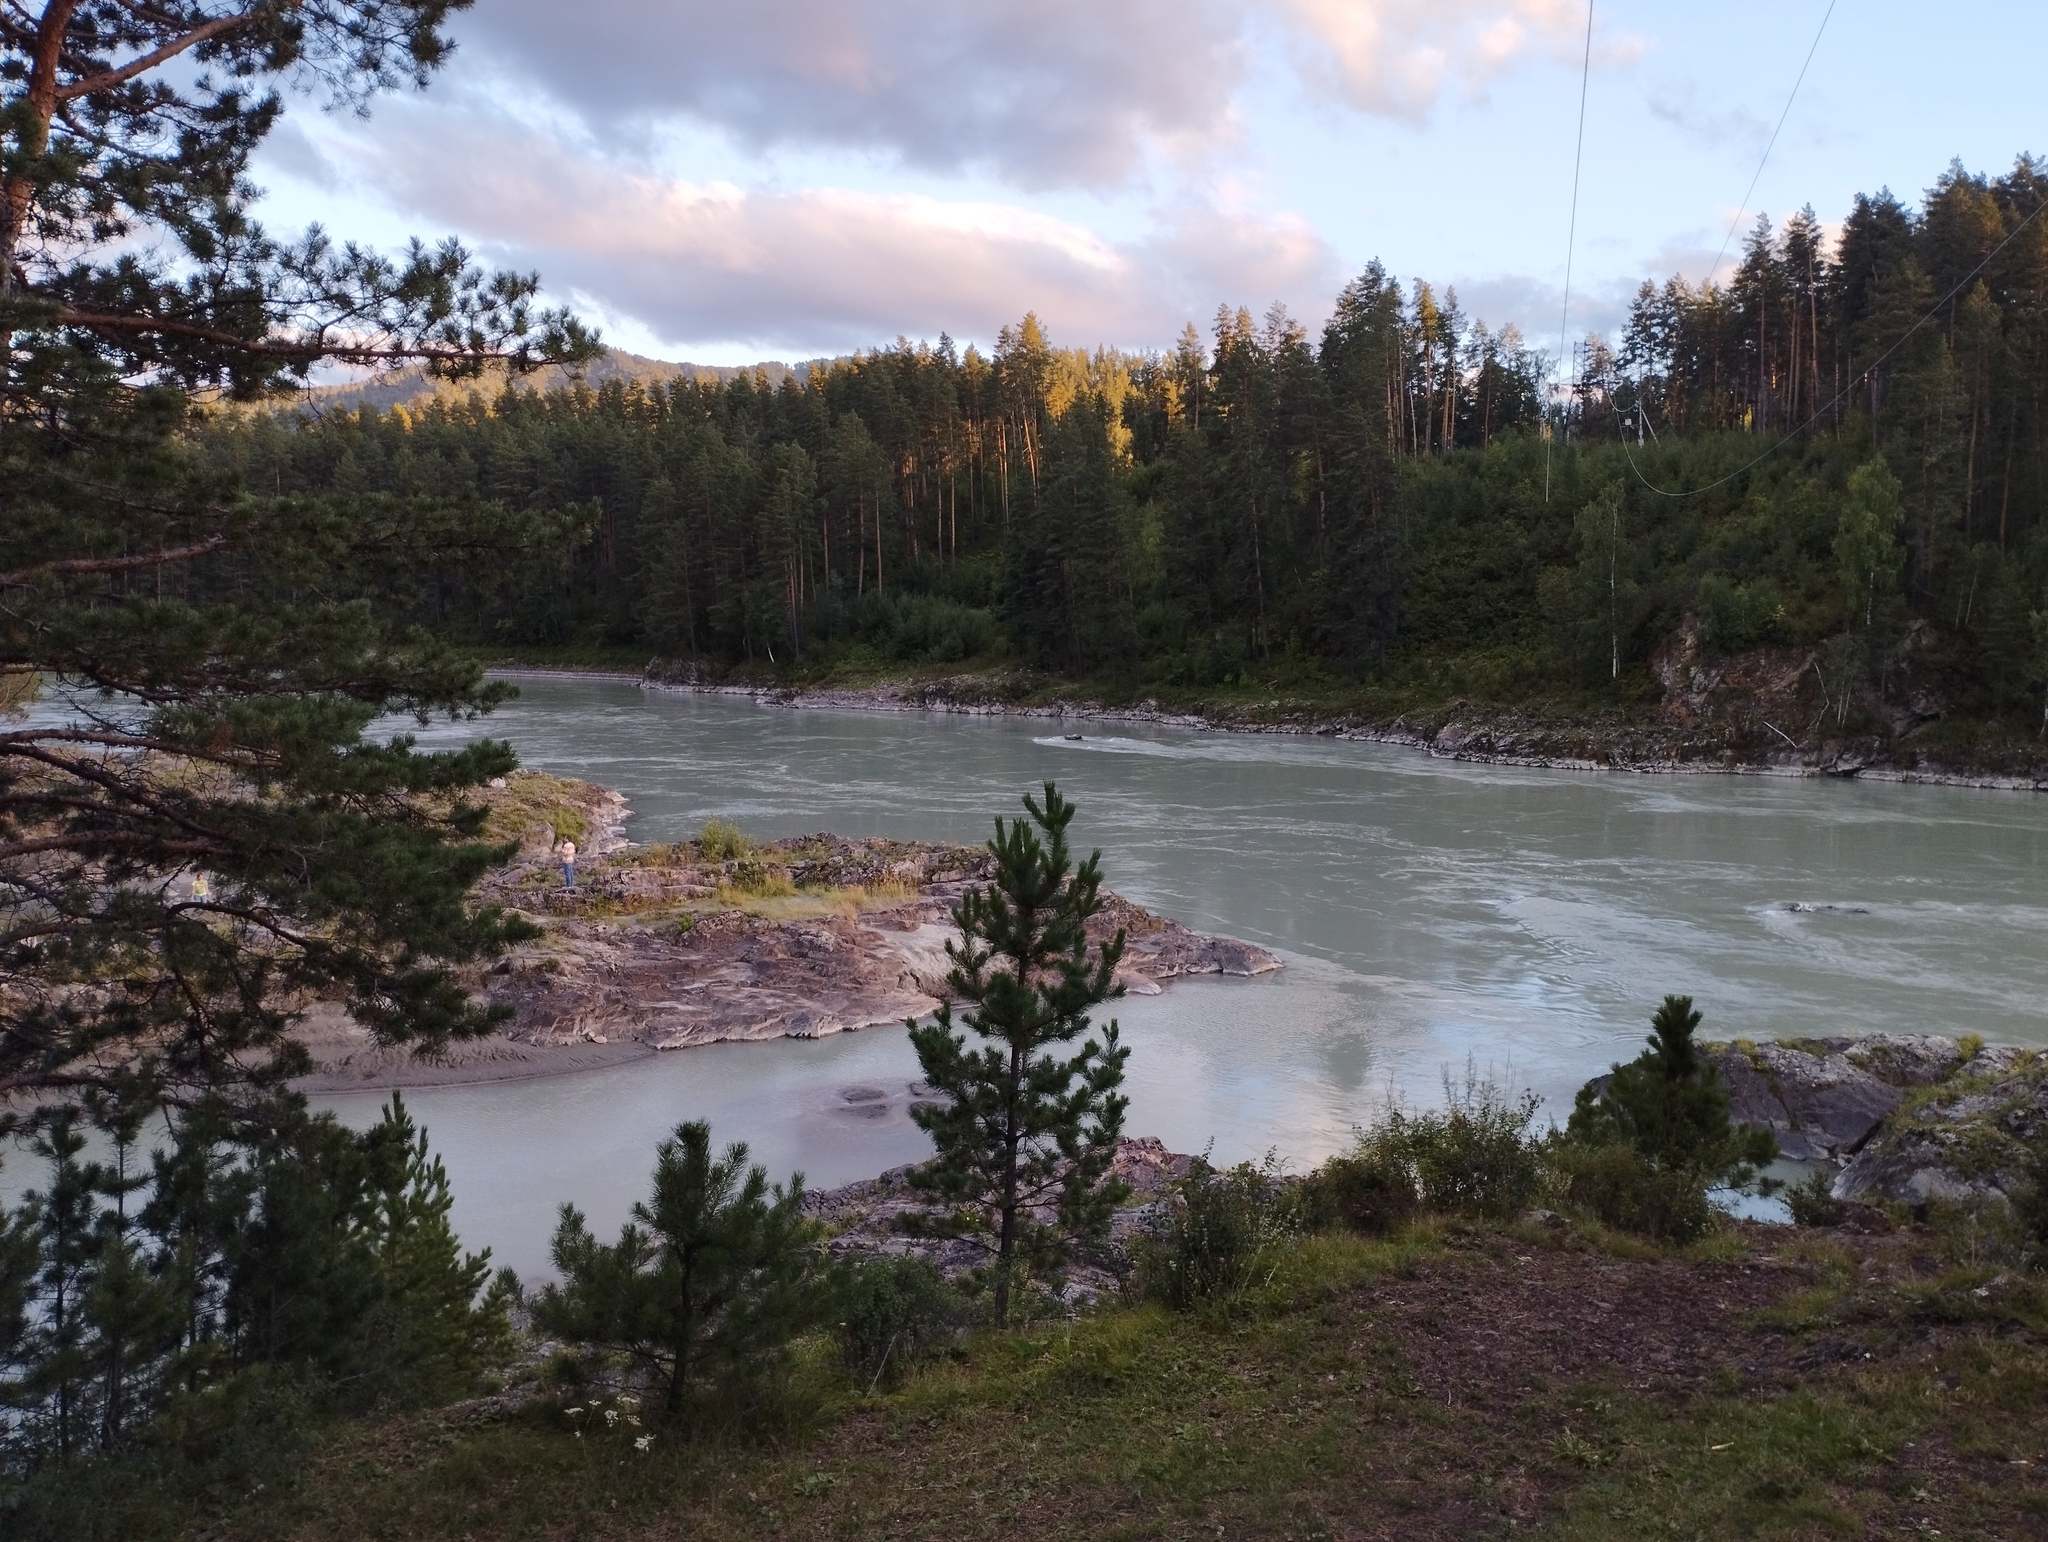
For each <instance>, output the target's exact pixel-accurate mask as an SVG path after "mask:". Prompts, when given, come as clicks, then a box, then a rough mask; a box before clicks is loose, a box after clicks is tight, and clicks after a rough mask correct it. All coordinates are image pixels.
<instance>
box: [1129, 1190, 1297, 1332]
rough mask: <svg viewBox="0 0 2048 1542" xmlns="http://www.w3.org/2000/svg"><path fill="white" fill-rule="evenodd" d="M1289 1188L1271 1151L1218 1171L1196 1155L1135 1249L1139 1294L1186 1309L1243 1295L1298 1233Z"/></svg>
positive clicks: (1167, 1304) (1294, 1201) (1174, 1307)
mask: <svg viewBox="0 0 2048 1542" xmlns="http://www.w3.org/2000/svg"><path fill="white" fill-rule="evenodd" d="M1291 1188H1292V1186H1291V1185H1289V1184H1287V1183H1286V1182H1285V1181H1284V1180H1283V1179H1282V1178H1281V1175H1280V1172H1279V1169H1278V1166H1277V1164H1276V1163H1275V1161H1274V1159H1273V1158H1272V1157H1270V1156H1269V1157H1268V1158H1267V1159H1266V1162H1265V1164H1264V1165H1263V1166H1255V1165H1253V1164H1252V1163H1250V1162H1241V1163H1239V1164H1238V1165H1237V1166H1236V1167H1232V1168H1228V1169H1225V1170H1222V1171H1219V1170H1218V1169H1216V1168H1214V1167H1211V1166H1210V1165H1209V1163H1208V1162H1207V1161H1206V1160H1204V1159H1203V1158H1200V1157H1197V1158H1196V1159H1195V1163H1194V1165H1193V1167H1191V1168H1190V1169H1189V1171H1188V1173H1187V1176H1186V1177H1184V1178H1182V1179H1181V1180H1180V1181H1179V1182H1177V1183H1176V1184H1175V1185H1174V1186H1173V1190H1172V1193H1171V1194H1170V1195H1169V1196H1168V1197H1167V1199H1166V1200H1165V1201H1164V1205H1165V1213H1164V1214H1163V1215H1162V1216H1161V1217H1160V1218H1159V1219H1158V1220H1157V1221H1155V1222H1154V1223H1153V1225H1152V1226H1151V1228H1150V1230H1149V1234H1148V1235H1147V1236H1146V1237H1145V1238H1144V1239H1143V1241H1142V1243H1141V1244H1140V1246H1139V1247H1138V1249H1137V1250H1136V1258H1135V1262H1136V1265H1137V1285H1138V1293H1139V1295H1140V1296H1141V1297H1142V1298H1144V1299H1147V1300H1153V1301H1158V1302H1161V1303H1163V1304H1164V1305H1166V1306H1170V1307H1172V1308H1173V1309H1174V1310H1176V1311H1182V1312H1185V1311H1189V1310H1192V1309H1193V1308H1195V1307H1197V1306H1199V1305H1201V1304H1202V1303H1204V1302H1209V1301H1219V1300H1229V1299H1230V1298H1232V1297H1235V1296H1237V1295H1240V1294H1242V1293H1243V1292H1244V1291H1245V1290H1247V1289H1248V1288H1250V1287H1251V1286H1252V1285H1253V1284H1254V1283H1256V1282H1257V1281H1258V1279H1259V1277H1260V1275H1261V1273H1262V1266H1263V1272H1268V1273H1269V1272H1270V1271H1271V1269H1272V1268H1273V1266H1274V1265H1275V1263H1276V1260H1277V1254H1278V1252H1279V1251H1280V1250H1283V1249H1284V1248H1286V1247H1287V1245H1288V1244H1290V1243H1291V1242H1293V1241H1294V1239H1295V1237H1296V1236H1297V1235H1298V1233H1299V1230H1300V1221H1299V1215H1300V1210H1299V1206H1298V1203H1297V1201H1296V1196H1295V1195H1294V1194H1293V1193H1292V1192H1291Z"/></svg>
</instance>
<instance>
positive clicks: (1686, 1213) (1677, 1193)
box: [1548, 1140, 1716, 1242]
mask: <svg viewBox="0 0 2048 1542" xmlns="http://www.w3.org/2000/svg"><path fill="white" fill-rule="evenodd" d="M1548 1156H1549V1162H1550V1167H1551V1170H1552V1172H1553V1173H1554V1174H1555V1175H1556V1181H1557V1184H1558V1187H1559V1189H1560V1191H1561V1193H1562V1196H1563V1203H1564V1205H1565V1206H1566V1207H1567V1208H1569V1209H1572V1210H1575V1211H1577V1212H1579V1213H1580V1214H1583V1215H1590V1216H1592V1217H1593V1218H1594V1219H1595V1220H1597V1221H1599V1222H1600V1223H1601V1224H1602V1225H1603V1226H1611V1227H1613V1228H1615V1229H1616V1230H1617V1231H1626V1232H1633V1233H1635V1234H1636V1235H1637V1236H1640V1237H1653V1238H1657V1239H1660V1240H1663V1241H1668V1242H1690V1241H1692V1240H1693V1239H1694V1238H1696V1237H1701V1236H1704V1235H1705V1234H1706V1233H1707V1232H1709V1231H1712V1230H1713V1228H1714V1225H1715V1220H1716V1212H1715V1210H1714V1203H1713V1201H1712V1199H1710V1198H1709V1197H1708V1193H1707V1184H1706V1183H1705V1182H1704V1181H1703V1180H1702V1179H1701V1178H1700V1176H1699V1175H1698V1174H1697V1173H1695V1172H1691V1171H1688V1170H1686V1169H1684V1168H1672V1167H1661V1166H1659V1165H1657V1164H1656V1163H1655V1162H1653V1161H1651V1160H1650V1159H1649V1158H1648V1157H1646V1156H1644V1155H1643V1153H1642V1152H1640V1151H1638V1150H1636V1149H1635V1148H1634V1147H1633V1146H1626V1145H1582V1144H1579V1143H1578V1142H1576V1141H1571V1140H1564V1141H1560V1142H1558V1143H1556V1144H1555V1145H1554V1146H1553V1147H1552V1148H1551V1150H1550V1152H1549V1153H1548Z"/></svg>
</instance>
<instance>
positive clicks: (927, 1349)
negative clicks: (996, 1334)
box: [837, 1258, 969, 1390]
mask: <svg viewBox="0 0 2048 1542" xmlns="http://www.w3.org/2000/svg"><path fill="white" fill-rule="evenodd" d="M837 1295H838V1307H839V1349H840V1354H841V1356H842V1357H843V1358H844V1360H845V1362H846V1373H847V1375H848V1376H850V1377H851V1378H852V1379H853V1381H854V1384H855V1385H856V1386H860V1387H864V1388H867V1389H869V1390H872V1389H873V1388H874V1387H875V1386H876V1385H877V1384H885V1385H894V1384H895V1383H896V1382H898V1381H900V1380H901V1379H902V1377H903V1373H904V1372H905V1371H907V1370H909V1369H910V1368H911V1367H912V1366H913V1365H915V1364H917V1362H918V1361H920V1360H924V1359H927V1358H929V1357H930V1356H931V1355H932V1354H934V1353H936V1352H937V1351H939V1350H940V1349H943V1348H944V1347H945V1346H946V1345H947V1344H948V1343H950V1342H951V1341H952V1339H953V1337H954V1335H955V1334H957V1333H958V1332H959V1331H960V1329H961V1327H962V1326H964V1325H965V1324H966V1322H967V1320H968V1317H969V1309H968V1303H967V1301H966V1299H965V1298H964V1297H963V1296H962V1295H961V1294H960V1292H959V1291H957V1290H955V1289H953V1287H952V1286H950V1285H948V1284H947V1283H946V1282H945V1280H944V1278H943V1277H942V1276H941V1275H940V1274H939V1271H938V1270H937V1269H936V1268H934V1267H933V1266H932V1265H931V1264H930V1263H929V1262H928V1261H926V1260H925V1259H922V1258H872V1259H862V1260H860V1261H858V1262H856V1263H853V1264H850V1265H848V1266H847V1268H846V1269H845V1271H844V1272H843V1273H842V1274H841V1275H840V1277H839V1280H838V1290H837Z"/></svg>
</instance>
